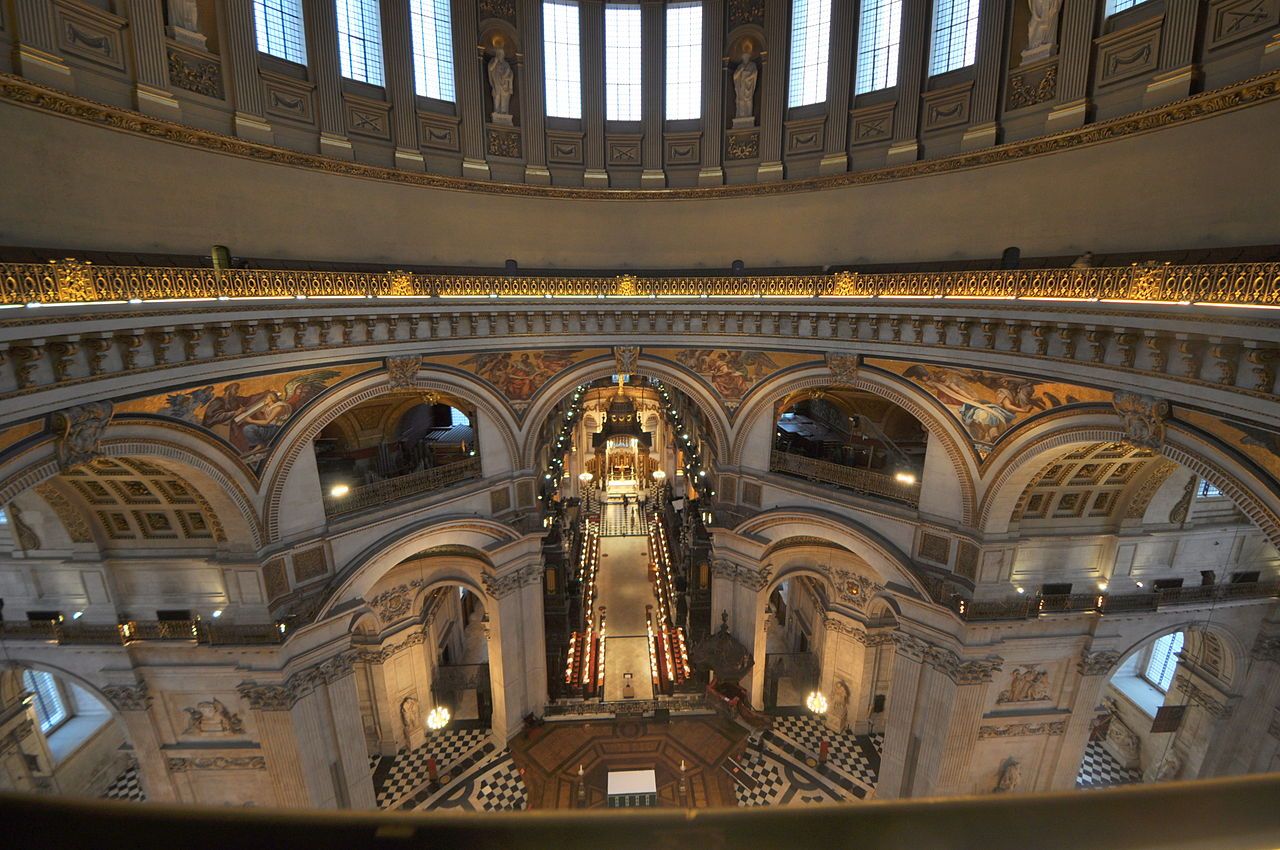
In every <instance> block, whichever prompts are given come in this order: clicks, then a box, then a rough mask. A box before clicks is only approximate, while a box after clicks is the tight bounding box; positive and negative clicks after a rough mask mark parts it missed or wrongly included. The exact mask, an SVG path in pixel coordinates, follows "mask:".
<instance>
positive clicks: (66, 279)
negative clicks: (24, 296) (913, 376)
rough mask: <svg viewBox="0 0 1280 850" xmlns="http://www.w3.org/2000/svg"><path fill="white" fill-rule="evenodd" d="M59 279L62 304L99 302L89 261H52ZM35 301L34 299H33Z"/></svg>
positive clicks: (58, 291) (58, 290) (57, 296)
mask: <svg viewBox="0 0 1280 850" xmlns="http://www.w3.org/2000/svg"><path fill="white" fill-rule="evenodd" d="M51 263H52V265H53V266H54V274H55V276H56V278H57V294H56V296H55V298H56V299H57V300H58V301H60V302H67V301H97V300H98V288H97V286H95V285H94V282H93V272H92V270H90V268H89V265H90V263H89V261H88V260H85V261H84V262H81V261H79V260H77V259H75V258H74V257H67V258H66V259H64V260H63V261H62V262H61V263H58V262H57V261H56V260H54V261H51ZM33 300H34V299H33Z"/></svg>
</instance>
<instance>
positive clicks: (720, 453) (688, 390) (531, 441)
mask: <svg viewBox="0 0 1280 850" xmlns="http://www.w3.org/2000/svg"><path fill="white" fill-rule="evenodd" d="M636 370H637V372H638V373H639V374H641V375H646V376H653V377H656V378H660V379H662V380H663V381H666V382H667V383H669V384H670V385H671V386H672V387H674V388H675V389H678V390H680V392H682V393H684V394H685V396H687V397H688V398H689V399H690V400H691V401H692V402H693V403H694V404H695V405H697V407H698V411H699V412H700V413H701V414H702V418H703V421H704V422H706V423H708V424H709V425H710V427H711V433H710V434H709V435H708V436H709V437H710V438H711V440H712V442H713V443H714V445H715V449H716V457H717V458H719V459H721V461H722V462H723V459H724V458H725V457H726V455H725V452H727V451H728V449H729V445H730V437H729V433H730V431H729V423H728V420H727V419H726V417H725V415H724V409H723V408H722V407H721V405H720V403H719V401H717V400H716V399H715V398H714V397H713V396H712V395H711V394H710V392H709V391H708V389H707V387H706V386H705V385H704V384H702V383H701V381H699V380H698V379H697V378H696V377H695V376H693V373H691V372H689V371H688V370H686V369H684V368H683V367H678V366H676V365H674V364H671V363H668V362H667V361H665V360H655V359H654V358H652V357H646V356H645V355H644V352H643V350H641V353H640V358H639V361H638V364H637V367H636ZM616 373H617V364H616V362H615V360H614V359H613V357H612V356H610V357H609V358H607V359H604V360H592V361H588V362H586V363H582V364H579V365H577V366H573V367H571V368H569V369H566V370H565V371H563V372H561V373H560V374H559V375H557V376H556V377H555V378H553V379H552V380H551V381H549V382H548V383H547V384H546V385H544V386H543V387H542V388H541V389H540V390H539V391H538V394H537V396H535V399H534V403H533V405H531V406H530V407H529V409H528V410H526V411H525V415H524V421H523V427H524V432H523V434H522V436H521V446H520V455H519V457H520V458H521V461H522V462H523V464H524V466H523V467H522V468H525V469H532V468H533V466H534V464H535V463H536V461H537V452H538V446H537V440H538V435H539V430H540V428H541V425H542V423H543V422H544V421H545V420H546V417H547V416H549V415H550V413H551V411H552V409H554V407H555V405H556V404H558V403H559V402H560V400H561V399H562V398H564V397H565V396H566V395H568V394H569V392H570V391H571V390H572V389H573V388H574V387H576V386H578V385H579V384H584V383H589V382H591V381H594V380H597V379H599V378H607V377H609V376H611V375H614V374H616Z"/></svg>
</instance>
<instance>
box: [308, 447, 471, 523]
mask: <svg viewBox="0 0 1280 850" xmlns="http://www.w3.org/2000/svg"><path fill="white" fill-rule="evenodd" d="M479 477H480V458H478V457H472V458H467V459H466V460H462V461H458V462H457V463H451V464H448V465H446V466H437V467H433V468H431V469H420V470H418V471H417V472H410V473H409V474H408V475H399V476H396V477H395V478H388V479H387V480H385V481H375V482H374V483H372V484H365V485H362V486H360V487H352V488H351V490H350V491H349V492H348V493H347V495H345V496H341V497H334V496H325V499H324V512H325V515H326V516H328V517H331V518H332V517H338V516H342V515H344V514H350V513H355V512H356V511H364V510H371V509H373V508H380V507H383V506H384V505H389V504H391V503H392V502H398V501H400V500H401V499H410V498H412V497H414V496H419V495H421V494H423V493H430V492H432V491H434V490H442V489H444V488H445V487H451V486H453V485H454V484H458V483H460V482H462V481H470V480H472V479H475V478H479Z"/></svg>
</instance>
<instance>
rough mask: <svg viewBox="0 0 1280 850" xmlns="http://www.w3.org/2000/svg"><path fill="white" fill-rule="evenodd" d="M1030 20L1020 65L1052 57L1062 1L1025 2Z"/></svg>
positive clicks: (1029, 0)
mask: <svg viewBox="0 0 1280 850" xmlns="http://www.w3.org/2000/svg"><path fill="white" fill-rule="evenodd" d="M1027 4H1028V6H1029V7H1030V9H1031V19H1030V20H1029V21H1027V47H1026V49H1025V50H1023V51H1022V64H1024V65H1026V64H1028V63H1030V62H1039V61H1040V60H1041V59H1048V58H1049V57H1050V56H1052V55H1053V47H1054V37H1055V36H1056V35H1057V34H1058V12H1060V11H1061V10H1062V0H1027Z"/></svg>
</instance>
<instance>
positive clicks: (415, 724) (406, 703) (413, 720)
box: [400, 697, 422, 739]
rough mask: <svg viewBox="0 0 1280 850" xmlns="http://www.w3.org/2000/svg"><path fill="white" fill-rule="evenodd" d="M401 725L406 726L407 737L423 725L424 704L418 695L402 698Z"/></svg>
mask: <svg viewBox="0 0 1280 850" xmlns="http://www.w3.org/2000/svg"><path fill="white" fill-rule="evenodd" d="M400 725H402V726H403V727H404V736H405V738H406V739H408V738H409V737H410V736H412V735H413V733H414V732H416V731H418V729H420V728H421V727H422V706H421V705H420V704H419V703H418V700H417V698H416V697H405V698H404V699H403V700H401V702H400Z"/></svg>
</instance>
